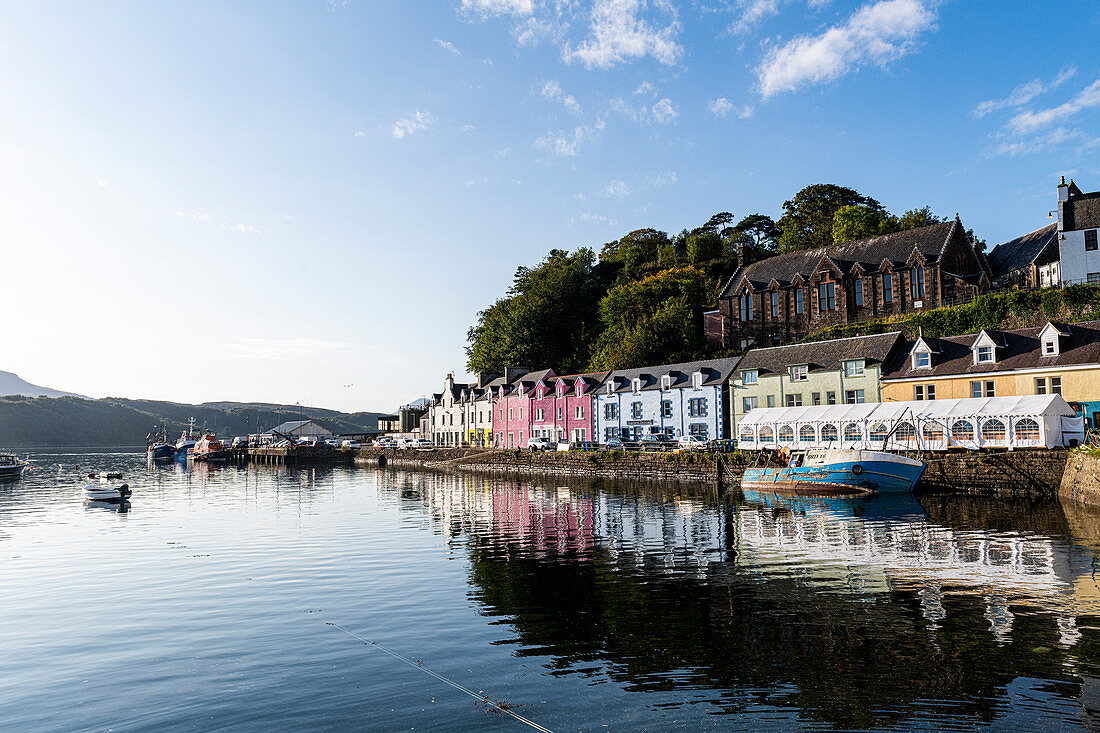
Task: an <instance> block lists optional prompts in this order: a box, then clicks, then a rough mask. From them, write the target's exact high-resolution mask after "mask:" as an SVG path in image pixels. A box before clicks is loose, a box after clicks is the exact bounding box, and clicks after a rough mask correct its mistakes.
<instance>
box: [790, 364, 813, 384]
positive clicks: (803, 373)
mask: <svg viewBox="0 0 1100 733" xmlns="http://www.w3.org/2000/svg"><path fill="white" fill-rule="evenodd" d="M790 370H791V381H792V382H805V381H806V380H807V379H809V378H810V367H809V366H808V365H806V364H795V365H794V366H792V367H791V368H790Z"/></svg>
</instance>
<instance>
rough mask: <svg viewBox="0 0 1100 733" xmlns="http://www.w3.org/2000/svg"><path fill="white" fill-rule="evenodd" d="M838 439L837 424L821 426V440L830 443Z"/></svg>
mask: <svg viewBox="0 0 1100 733" xmlns="http://www.w3.org/2000/svg"><path fill="white" fill-rule="evenodd" d="M836 439H837V432H836V425H823V426H821V442H823V443H829V442H831V441H834V440H836Z"/></svg>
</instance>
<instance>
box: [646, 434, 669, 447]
mask: <svg viewBox="0 0 1100 733" xmlns="http://www.w3.org/2000/svg"><path fill="white" fill-rule="evenodd" d="M641 444H642V447H643V448H670V447H672V446H674V445H676V439H675V438H673V437H672V436H671V435H665V434H664V433H650V434H649V435H643V436H642V440H641Z"/></svg>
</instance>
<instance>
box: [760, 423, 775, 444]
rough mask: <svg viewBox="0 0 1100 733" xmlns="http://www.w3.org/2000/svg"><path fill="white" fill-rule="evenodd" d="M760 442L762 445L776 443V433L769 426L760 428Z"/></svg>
mask: <svg viewBox="0 0 1100 733" xmlns="http://www.w3.org/2000/svg"><path fill="white" fill-rule="evenodd" d="M760 442H761V443H774V442H775V431H774V430H772V429H771V428H770V427H768V426H767V425H765V426H764V427H762V428H760Z"/></svg>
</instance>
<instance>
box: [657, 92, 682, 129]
mask: <svg viewBox="0 0 1100 733" xmlns="http://www.w3.org/2000/svg"><path fill="white" fill-rule="evenodd" d="M650 111H651V112H652V113H653V119H654V120H656V121H657V124H659V125H667V124H668V123H670V122H673V121H674V120H675V119H676V118H677V117H679V116H680V113H679V112H677V111H676V108H675V107H674V106H672V100H671V99H669V98H668V97H665V98H663V99H661V100H658V101H657V102H655V103H654V104H653V108H652V109H651V110H650Z"/></svg>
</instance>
